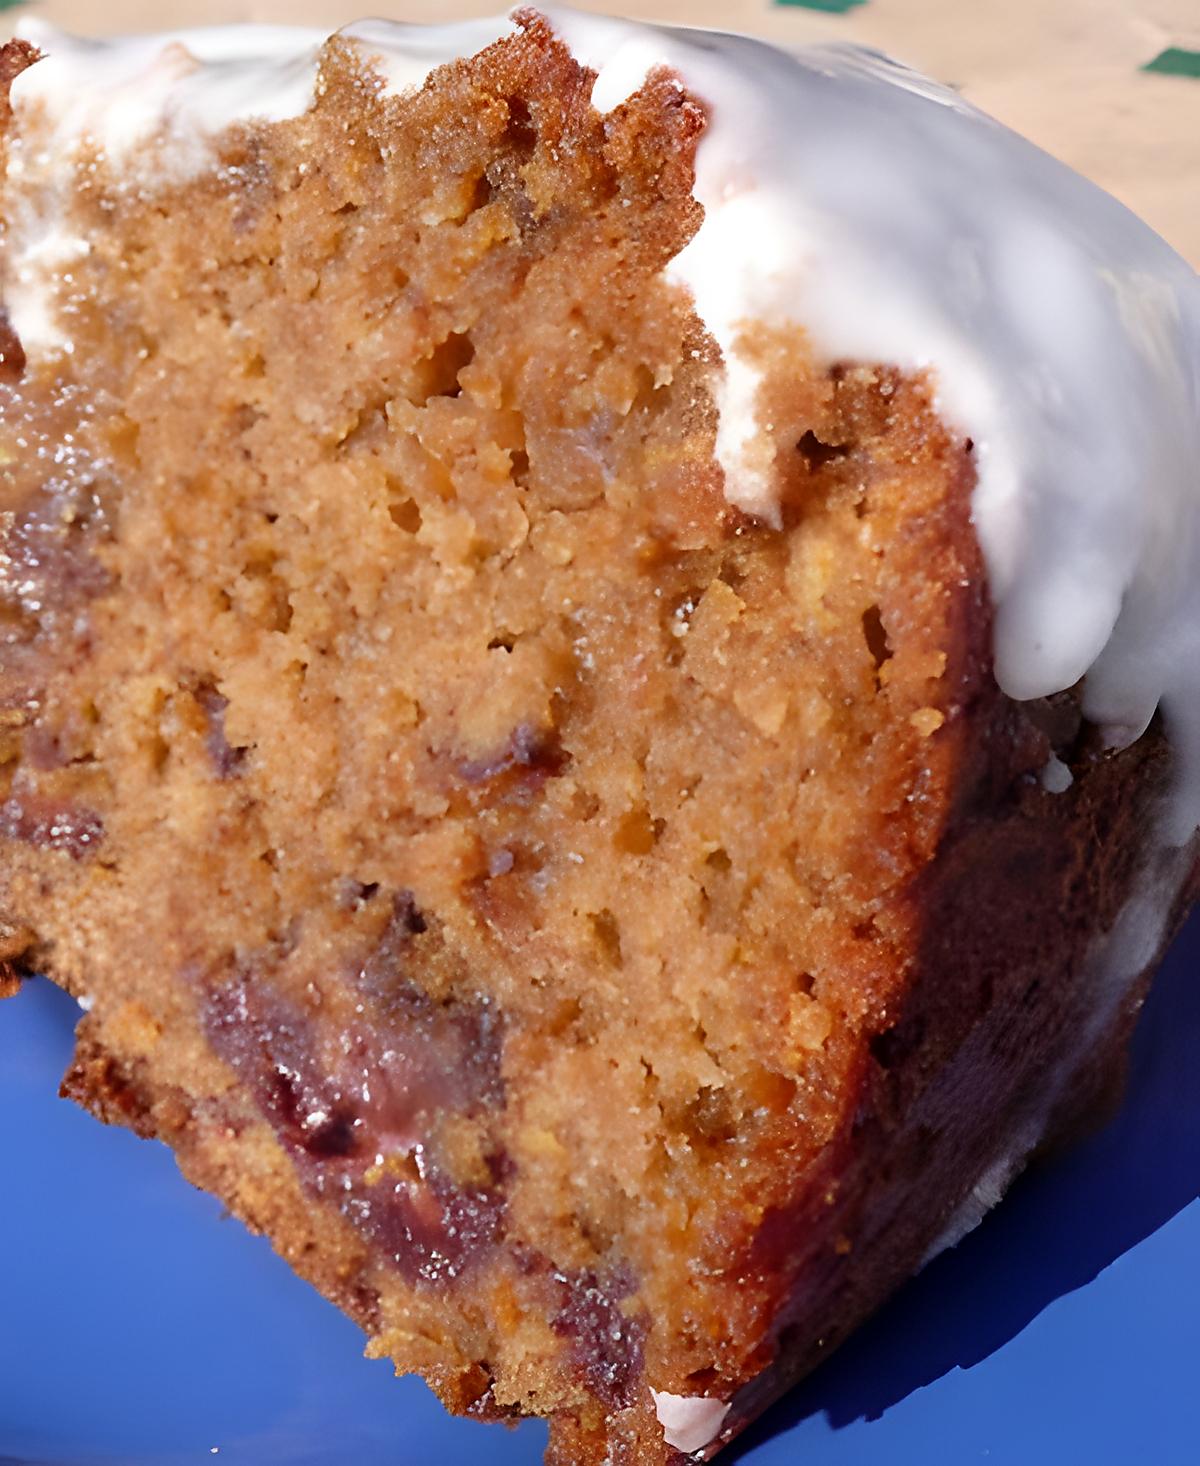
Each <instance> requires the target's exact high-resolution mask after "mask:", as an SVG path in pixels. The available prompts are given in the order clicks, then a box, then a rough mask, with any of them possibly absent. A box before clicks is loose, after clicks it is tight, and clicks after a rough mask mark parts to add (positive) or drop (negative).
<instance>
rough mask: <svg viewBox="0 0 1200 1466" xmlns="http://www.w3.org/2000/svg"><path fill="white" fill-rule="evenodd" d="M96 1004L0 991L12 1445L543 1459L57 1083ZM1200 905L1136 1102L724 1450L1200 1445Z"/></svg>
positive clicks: (107, 1460)
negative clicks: (410, 1366) (433, 1381)
mask: <svg viewBox="0 0 1200 1466" xmlns="http://www.w3.org/2000/svg"><path fill="white" fill-rule="evenodd" d="M75 1016H76V1010H75V1008H74V1005H73V1004H72V1003H70V1002H69V1000H67V999H66V998H64V997H63V996H62V994H60V993H58V992H56V991H55V990H54V989H52V988H51V987H50V986H49V985H48V984H46V983H44V982H34V983H30V984H27V986H26V989H25V990H24V991H23V992H22V993H21V994H20V996H19V997H18V998H16V999H15V1000H13V1001H11V1002H6V1003H3V1004H0V1117H2V1123H0V1243H2V1246H0V1466H15V1463H20V1466H35V1463H36V1466H185V1463H187V1466H192V1463H196V1466H199V1463H202V1462H215V1463H216V1466H424V1463H431V1462H432V1463H436V1466H468V1463H469V1466H480V1463H486V1466H536V1463H538V1462H539V1461H540V1457H541V1448H542V1445H543V1442H544V1432H543V1430H542V1429H541V1428H540V1427H539V1426H537V1425H528V1426H524V1427H522V1428H520V1429H519V1430H516V1431H512V1432H507V1431H505V1430H503V1429H501V1428H498V1427H486V1426H480V1425H475V1424H472V1423H469V1422H464V1421H456V1420H451V1419H449V1418H448V1417H446V1416H445V1415H443V1413H442V1411H441V1409H440V1407H439V1406H438V1405H437V1403H436V1401H435V1400H434V1399H433V1397H432V1396H431V1395H429V1394H428V1392H427V1391H426V1390H425V1388H424V1387H423V1386H422V1385H421V1384H420V1383H418V1382H415V1381H412V1380H400V1381H397V1380H393V1379H392V1377H391V1373H390V1370H389V1368H388V1366H387V1365H385V1364H381V1363H376V1362H366V1361H364V1360H363V1359H362V1358H361V1357H360V1350H361V1345H362V1339H361V1336H360V1335H359V1333H358V1331H357V1330H356V1329H355V1328H354V1327H353V1325H351V1324H349V1323H348V1322H346V1320H345V1319H343V1318H342V1317H341V1316H340V1315H339V1314H337V1313H336V1312H335V1311H334V1309H333V1308H331V1307H330V1306H329V1305H328V1304H326V1303H324V1302H323V1301H322V1300H321V1299H320V1298H318V1297H317V1296H316V1294H315V1293H313V1292H312V1291H311V1290H310V1289H309V1288H307V1287H306V1286H305V1285H304V1284H303V1283H301V1282H299V1281H298V1280H297V1279H296V1278H294V1277H293V1276H292V1275H291V1274H290V1273H289V1271H288V1269H287V1268H286V1267H285V1266H284V1265H283V1264H282V1263H281V1262H279V1261H278V1259H277V1258H275V1257H274V1255H273V1254H272V1253H271V1251H270V1249H269V1248H268V1247H267V1245H266V1244H265V1243H264V1242H263V1241H261V1240H260V1239H256V1238H251V1237H250V1236H248V1235H247V1234H246V1232H245V1231H244V1230H243V1229H242V1227H241V1226H240V1225H239V1224H238V1223H237V1222H235V1221H232V1220H230V1219H229V1218H227V1217H223V1216H222V1213H221V1209H220V1207H219V1206H218V1205H217V1204H216V1203H215V1202H213V1201H212V1200H210V1199H209V1198H208V1197H206V1196H203V1195H201V1194H200V1193H199V1192H196V1191H194V1190H192V1188H191V1187H190V1186H188V1185H187V1184H186V1183H185V1182H184V1181H183V1180H182V1179H181V1178H180V1176H179V1174H178V1172H177V1171H176V1169H175V1166H174V1163H173V1161H172V1160H171V1157H170V1155H169V1154H168V1153H167V1151H166V1150H165V1149H164V1148H163V1147H162V1146H160V1145H157V1144H150V1143H147V1142H144V1141H139V1140H136V1139H135V1138H134V1137H133V1136H132V1135H129V1134H126V1133H124V1132H123V1131H119V1130H111V1129H104V1128H102V1127H101V1126H99V1125H97V1124H96V1123H95V1121H93V1120H91V1119H90V1118H88V1117H87V1116H85V1115H84V1114H83V1113H82V1112H80V1111H78V1110H77V1109H75V1107H74V1106H72V1105H71V1104H68V1103H67V1102H65V1101H62V1100H59V1099H57V1098H56V1097H55V1090H56V1087H57V1083H58V1079H59V1077H60V1075H61V1073H62V1071H63V1069H64V1067H65V1065H66V1062H67V1058H68V1054H69V1051H70V1045H71V1029H72V1026H73V1024H74V1021H75ZM1198 1196H1200V919H1194V920H1193V922H1192V924H1191V926H1190V928H1189V929H1188V931H1186V932H1185V933H1184V936H1183V938H1182V939H1181V940H1180V941H1179V942H1178V943H1177V944H1176V946H1175V948H1174V950H1173V952H1172V953H1171V955H1170V957H1169V959H1168V961H1167V964H1166V966H1165V968H1164V970H1163V972H1162V973H1161V975H1160V977H1159V979H1158V983H1157V987H1156V989H1155V993H1154V996H1153V998H1152V999H1151V1002H1150V1004H1149V1005H1148V1008H1147V1011H1146V1015H1145V1018H1144V1020H1143V1022H1142V1025H1141V1028H1140V1030H1139V1032H1138V1036H1137V1041H1136V1051H1135V1058H1134V1068H1133V1077H1132V1083H1131V1087H1130V1092H1129V1097H1128V1100H1127V1102H1126V1104H1125V1107H1124V1109H1123V1110H1122V1112H1121V1114H1120V1115H1119V1117H1118V1118H1117V1119H1116V1120H1115V1121H1114V1122H1113V1123H1112V1124H1111V1125H1110V1126H1109V1127H1108V1128H1107V1129H1106V1130H1105V1131H1104V1132H1103V1133H1101V1134H1099V1135H1097V1136H1095V1137H1094V1138H1092V1139H1091V1140H1089V1141H1087V1142H1085V1143H1084V1144H1082V1145H1081V1146H1079V1147H1078V1148H1077V1149H1075V1150H1074V1151H1073V1152H1071V1153H1070V1154H1069V1155H1067V1156H1066V1157H1065V1158H1063V1159H1061V1160H1059V1161H1058V1162H1057V1163H1056V1164H1054V1165H1053V1166H1051V1167H1047V1168H1045V1169H1042V1170H1039V1171H1038V1172H1036V1173H1035V1174H1031V1175H1028V1176H1026V1177H1025V1178H1023V1179H1022V1180H1021V1181H1020V1182H1019V1183H1018V1184H1017V1186H1016V1187H1015V1188H1014V1190H1013V1192H1012V1194H1011V1195H1010V1196H1009V1198H1008V1200H1007V1201H1006V1202H1005V1203H1004V1205H1003V1206H1002V1207H1000V1208H999V1209H998V1210H997V1211H996V1212H994V1213H993V1214H992V1216H991V1217H989V1218H988V1220H987V1221H986V1222H985V1223H984V1224H983V1226H982V1227H981V1228H980V1229H979V1230H978V1231H977V1232H975V1233H974V1234H972V1236H970V1237H968V1238H967V1239H966V1241H965V1242H963V1243H962V1245H961V1246H960V1247H958V1248H957V1249H956V1250H955V1251H954V1252H952V1253H948V1254H946V1255H945V1256H943V1257H942V1258H940V1259H939V1260H938V1261H937V1262H935V1263H934V1264H933V1265H932V1266H931V1267H929V1268H928V1269H927V1270H926V1272H925V1273H924V1274H923V1275H922V1276H921V1277H919V1278H918V1279H916V1280H915V1281H914V1282H913V1283H911V1284H910V1285H909V1286H908V1287H907V1288H906V1289H904V1290H903V1292H902V1293H901V1294H900V1295H899V1296H898V1297H897V1298H896V1299H895V1300H894V1301H893V1302H892V1303H891V1304H890V1305H889V1306H888V1307H887V1308H886V1309H885V1310H884V1311H883V1312H882V1313H881V1314H880V1315H879V1316H878V1317H877V1318H876V1319H875V1320H874V1321H872V1322H871V1323H870V1324H868V1325H867V1327H866V1328H865V1329H864V1330H863V1331H861V1332H860V1333H859V1334H858V1335H857V1336H856V1338H854V1339H853V1340H852V1341H851V1342H850V1344H848V1345H847V1346H846V1347H845V1348H844V1349H843V1350H842V1351H841V1353H840V1354H838V1355H837V1356H836V1357H835V1358H834V1359H832V1360H831V1361H830V1363H829V1364H827V1365H826V1366H825V1367H824V1368H823V1369H822V1370H821V1371H820V1372H819V1373H818V1374H816V1375H815V1376H813V1378H812V1379H811V1380H810V1381H809V1382H808V1383H806V1384H805V1385H803V1386H802V1387H801V1389H800V1390H799V1391H798V1392H797V1393H796V1394H795V1395H794V1396H792V1397H791V1398H790V1399H789V1400H786V1401H784V1402H783V1404H782V1405H781V1406H779V1407H777V1409H776V1410H775V1411H774V1412H773V1413H772V1414H771V1415H770V1416H769V1417H768V1418H767V1419H766V1420H765V1421H764V1422H763V1423H761V1424H760V1426H759V1427H757V1428H756V1429H755V1430H754V1432H753V1433H752V1435H751V1436H750V1437H748V1438H747V1439H746V1440H745V1441H744V1442H743V1444H742V1445H741V1446H740V1447H739V1449H738V1451H737V1452H736V1453H731V1456H728V1457H726V1458H725V1459H726V1460H731V1459H737V1460H738V1461H740V1462H742V1463H743V1466H785V1463H787V1466H791V1463H801V1466H875V1463H880V1466H882V1463H886V1466H966V1463H974V1462H986V1463H988V1466H1075V1463H1089V1466H1110V1463H1111V1466H1142V1463H1145V1466H1196V1463H1197V1462H1200V1421H1198V1419H1197V1410H1198V1407H1197V1404H1196V1400H1197V1383H1196V1381H1197V1362H1198V1361H1200V1306H1198V1305H1200V1202H1198V1201H1197V1197H1198Z"/></svg>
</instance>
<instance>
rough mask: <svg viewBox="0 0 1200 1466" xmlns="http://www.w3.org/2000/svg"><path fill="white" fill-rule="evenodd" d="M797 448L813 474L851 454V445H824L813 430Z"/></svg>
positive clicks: (802, 439) (803, 438)
mask: <svg viewBox="0 0 1200 1466" xmlns="http://www.w3.org/2000/svg"><path fill="white" fill-rule="evenodd" d="M796 448H797V449H798V451H799V453H800V456H801V457H802V458H803V459H804V462H805V463H806V464H807V466H808V468H809V470H810V471H813V472H815V471H816V470H817V469H818V468H824V467H825V465H826V464H827V463H834V462H836V461H837V460H838V459H839V458H845V457H846V455H847V454H848V453H849V452H850V444H848V443H822V441H821V440H820V438H818V437H817V435H816V433H814V432H812V430H811V429H810V430H809V431H808V432H807V433H805V434H804V436H803V437H802V438H801V439H800V441H799V442H798V443H797V444H796Z"/></svg>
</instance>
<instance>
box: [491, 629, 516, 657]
mask: <svg viewBox="0 0 1200 1466" xmlns="http://www.w3.org/2000/svg"><path fill="white" fill-rule="evenodd" d="M516 644H517V638H516V637H515V636H513V634H512V633H511V632H509V631H506V632H503V633H502V634H501V635H500V636H493V637H492V639H491V641H489V642H488V644H487V649H488V651H489V652H499V651H506V652H511V651H512V649H513V647H514V646H516Z"/></svg>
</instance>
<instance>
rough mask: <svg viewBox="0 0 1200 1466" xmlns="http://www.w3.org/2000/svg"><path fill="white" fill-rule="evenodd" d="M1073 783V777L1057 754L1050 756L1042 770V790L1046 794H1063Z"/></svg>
mask: <svg viewBox="0 0 1200 1466" xmlns="http://www.w3.org/2000/svg"><path fill="white" fill-rule="evenodd" d="M1074 782H1075V775H1074V774H1073V773H1072V772H1071V770H1070V769H1069V768H1068V767H1067V765H1066V764H1065V763H1063V761H1062V759H1060V758H1059V757H1058V755H1057V754H1053V753H1052V754H1051V755H1050V757H1049V758H1048V759H1047V760H1046V766H1045V768H1044V769H1043V770H1042V788H1043V789H1045V790H1046V792H1047V793H1048V794H1065V793H1066V792H1067V790H1068V789H1069V788H1070V787H1071V785H1072V784H1073V783H1074Z"/></svg>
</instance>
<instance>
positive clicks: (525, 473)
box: [508, 448, 529, 489]
mask: <svg viewBox="0 0 1200 1466" xmlns="http://www.w3.org/2000/svg"><path fill="white" fill-rule="evenodd" d="M508 456H509V461H510V463H511V464H512V481H513V483H514V484H515V485H516V486H517V488H518V489H524V488H527V487H528V485H529V454H528V453H526V451H525V450H524V448H514V449H513V450H512V452H511V453H510V454H509V455H508Z"/></svg>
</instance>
